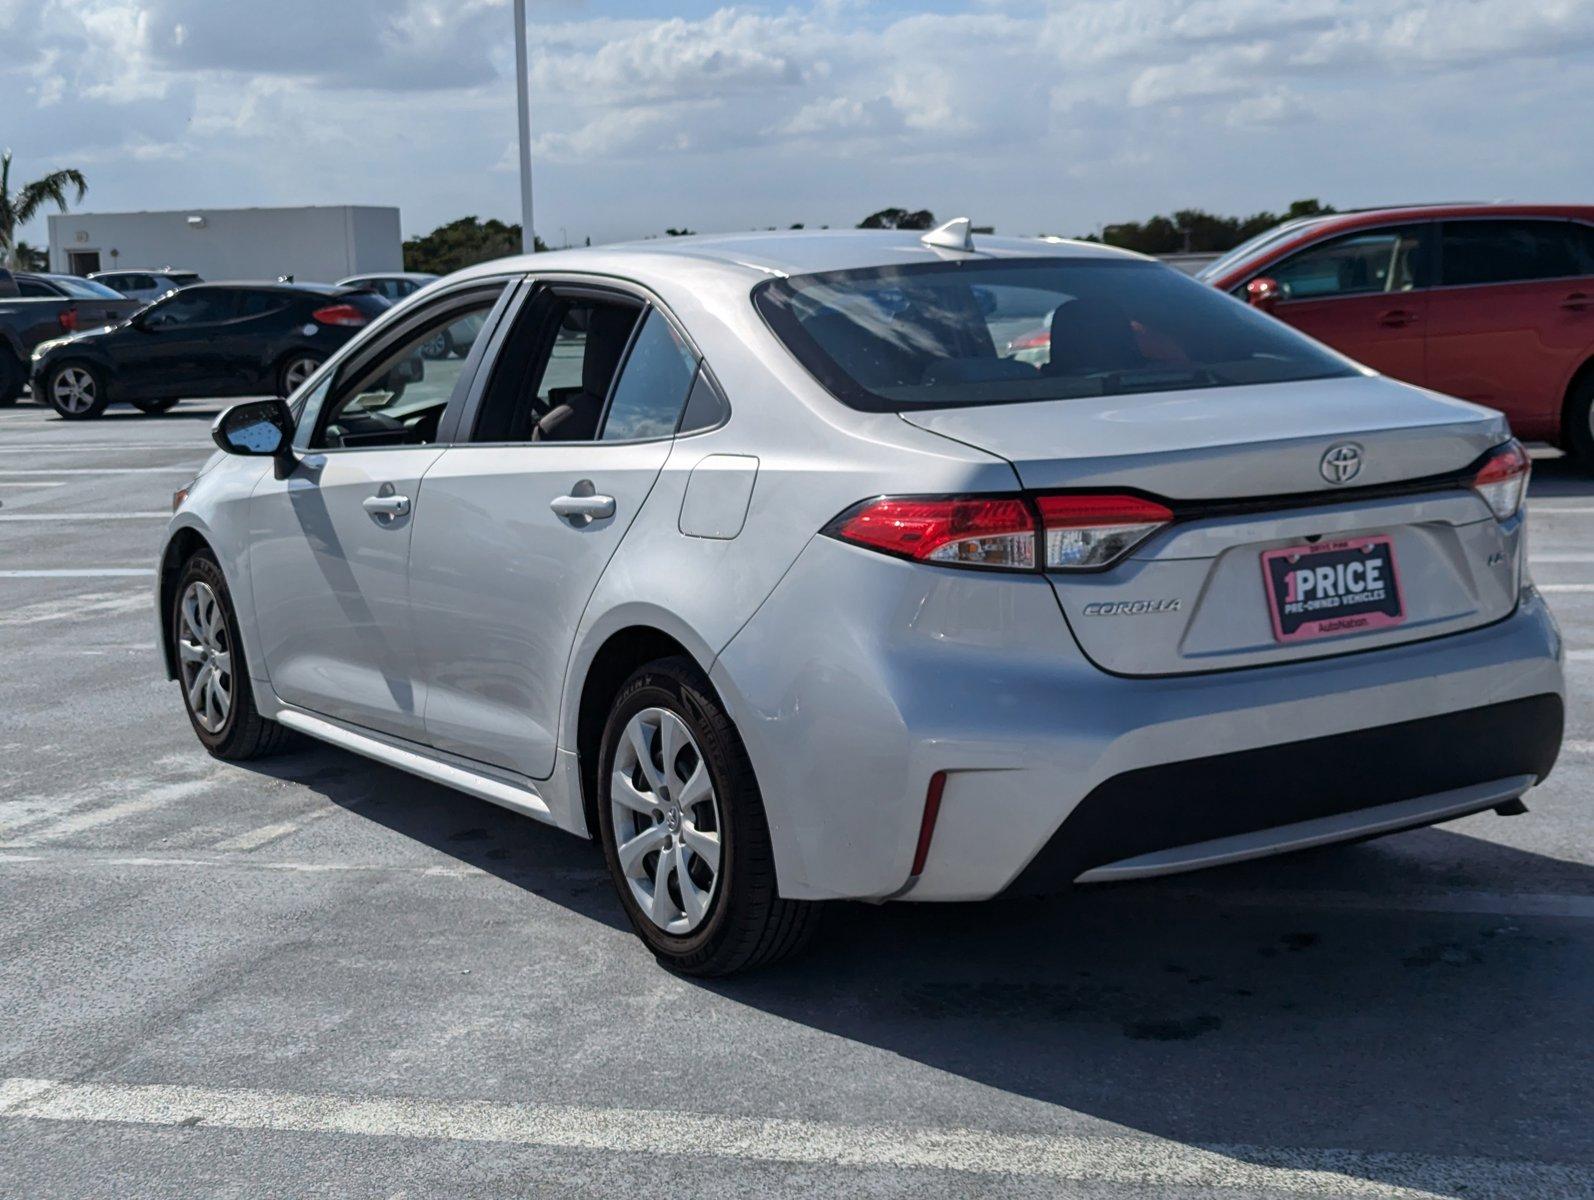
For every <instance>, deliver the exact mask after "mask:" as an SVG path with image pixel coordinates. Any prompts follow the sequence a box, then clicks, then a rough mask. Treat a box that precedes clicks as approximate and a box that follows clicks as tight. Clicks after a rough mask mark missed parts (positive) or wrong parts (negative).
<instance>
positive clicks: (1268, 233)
mask: <svg viewBox="0 0 1594 1200" xmlns="http://www.w3.org/2000/svg"><path fill="white" fill-rule="evenodd" d="M1313 224H1316V222H1313V221H1285V222H1284V224H1282V225H1275V226H1273V228H1271V229H1264V230H1263V231H1262V232H1261V233H1259V234H1257V235H1256V236H1255V237H1251V238H1247V239H1246V240H1245V241H1243V242H1241V243H1240V244H1239V245H1238V246H1236V247H1235V248H1234V249H1233V250H1230V251H1228V252H1227V253H1226V254H1224V255H1223V256H1222V257H1220V258H1215V259H1213V260H1212V261H1211V262H1209V263H1208V264H1207V265H1206V266H1204V267H1202V268H1201V269H1200V270H1199V271H1197V272H1196V273H1195V277H1196V278H1197V279H1199V280H1201V282H1202V283H1208V282H1210V281H1212V280H1214V279H1216V278H1217V277H1218V276H1219V275H1227V274H1228V273H1229V272H1230V271H1232V270H1233V269H1234V268H1235V267H1237V266H1239V265H1240V264H1241V263H1242V262H1244V261H1245V260H1246V259H1248V258H1253V257H1255V256H1256V255H1257V254H1259V253H1261V251H1263V250H1264V249H1266V248H1267V247H1268V246H1271V245H1273V243H1274V242H1277V241H1280V240H1282V239H1283V238H1287V237H1293V236H1295V235H1296V234H1297V233H1300V232H1302V231H1303V230H1305V229H1306V228H1307V227H1308V226H1310V225H1313Z"/></svg>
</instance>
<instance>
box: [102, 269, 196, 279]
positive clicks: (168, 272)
mask: <svg viewBox="0 0 1594 1200" xmlns="http://www.w3.org/2000/svg"><path fill="white" fill-rule="evenodd" d="M197 274H199V272H198V271H190V270H189V269H188V268H187V267H112V268H111V269H110V270H109V271H90V272H89V273H88V275H87V278H89V279H98V278H99V277H100V276H101V275H197Z"/></svg>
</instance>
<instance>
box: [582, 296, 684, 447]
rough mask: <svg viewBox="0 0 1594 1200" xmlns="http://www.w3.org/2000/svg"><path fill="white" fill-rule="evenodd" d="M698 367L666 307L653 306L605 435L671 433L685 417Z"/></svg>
mask: <svg viewBox="0 0 1594 1200" xmlns="http://www.w3.org/2000/svg"><path fill="white" fill-rule="evenodd" d="M696 373H697V356H696V355H694V354H693V353H692V351H691V350H690V349H689V348H688V347H687V345H686V343H685V342H684V341H682V340H681V336H680V334H678V333H676V332H675V328H674V327H673V326H672V325H671V324H670V322H669V320H668V319H667V318H666V317H665V316H664V314H663V313H661V312H659V311H658V310H657V309H652V310H650V311H649V312H648V315H647V317H646V318H644V319H643V322H642V328H641V330H639V331H638V333H637V335H636V340H635V342H633V343H632V346H631V353H630V354H629V355H627V356H626V360H625V367H624V369H623V370H622V371H621V372H620V382H619V383H617V384H616V385H615V388H614V398H613V399H611V400H610V401H609V411H608V414H607V415H606V416H605V417H604V419H603V432H602V434H601V437H602V439H603V440H604V441H606V442H629V441H636V440H637V439H639V438H657V437H669V436H670V435H671V434H673V433H674V432H675V427H676V425H677V424H679V423H680V420H681V409H682V407H683V406H684V405H685V404H686V396H687V393H688V392H689V391H690V390H691V387H692V378H693V376H694V375H696Z"/></svg>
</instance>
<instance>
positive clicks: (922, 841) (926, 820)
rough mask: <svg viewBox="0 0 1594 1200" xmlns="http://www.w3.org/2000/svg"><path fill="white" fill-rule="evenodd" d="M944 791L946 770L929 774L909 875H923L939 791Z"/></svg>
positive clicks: (938, 807)
mask: <svg viewBox="0 0 1594 1200" xmlns="http://www.w3.org/2000/svg"><path fill="white" fill-rule="evenodd" d="M944 791H946V772H945V771H937V772H936V773H935V774H934V775H932V776H930V787H929V790H927V791H926V792H925V793H924V816H923V817H922V818H921V819H920V820H919V843H918V845H916V846H915V847H914V848H913V870H911V871H909V872H908V874H910V875H915V876H917V875H923V874H924V864H925V860H927V859H928V858H929V857H930V839H931V838H933V837H934V836H935V819H936V818H937V817H939V816H940V815H941V793H942V792H944Z"/></svg>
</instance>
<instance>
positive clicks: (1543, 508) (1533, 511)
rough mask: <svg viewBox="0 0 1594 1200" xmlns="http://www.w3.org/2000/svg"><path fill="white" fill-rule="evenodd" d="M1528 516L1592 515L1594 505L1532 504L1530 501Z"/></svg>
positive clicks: (1593, 513)
mask: <svg viewBox="0 0 1594 1200" xmlns="http://www.w3.org/2000/svg"><path fill="white" fill-rule="evenodd" d="M1528 515H1529V516H1541V515H1549V516H1559V517H1570V516H1584V515H1594V505H1578V504H1534V503H1532V502H1531V501H1530V502H1529V503H1528Z"/></svg>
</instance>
